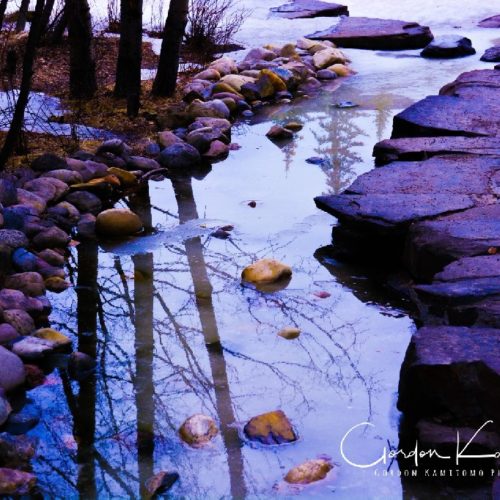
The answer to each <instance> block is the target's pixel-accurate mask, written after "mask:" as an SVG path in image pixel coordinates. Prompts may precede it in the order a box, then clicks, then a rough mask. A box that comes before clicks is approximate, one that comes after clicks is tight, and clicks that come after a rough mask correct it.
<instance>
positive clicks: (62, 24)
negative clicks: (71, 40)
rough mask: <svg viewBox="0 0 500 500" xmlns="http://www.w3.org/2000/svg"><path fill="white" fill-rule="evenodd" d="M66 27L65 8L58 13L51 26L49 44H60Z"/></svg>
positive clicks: (66, 16)
mask: <svg viewBox="0 0 500 500" xmlns="http://www.w3.org/2000/svg"><path fill="white" fill-rule="evenodd" d="M67 26H68V15H67V13H66V6H64V7H63V9H62V10H61V11H60V12H59V14H58V15H57V17H56V19H55V20H54V23H53V24H52V34H51V36H50V43H52V44H54V45H58V44H60V43H61V42H62V39H63V36H64V31H65V30H66V28H67Z"/></svg>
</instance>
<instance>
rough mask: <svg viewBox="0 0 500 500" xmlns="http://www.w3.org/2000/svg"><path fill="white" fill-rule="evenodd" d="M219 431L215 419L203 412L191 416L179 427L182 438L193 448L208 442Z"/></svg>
mask: <svg viewBox="0 0 500 500" xmlns="http://www.w3.org/2000/svg"><path fill="white" fill-rule="evenodd" d="M218 433H219V429H218V428H217V424H216V423H215V421H214V419H213V418H211V417H208V416H207V415H202V414H196V415H193V416H191V417H189V418H188V419H187V420H186V421H185V422H184V423H183V424H182V425H181V427H180V429H179V434H180V436H181V438H182V440H183V441H184V442H185V443H187V444H189V445H190V446H192V447H193V448H198V447H201V446H204V445H206V444H208V443H209V442H210V441H211V440H212V439H213V438H214V437H215V436H217V434H218Z"/></svg>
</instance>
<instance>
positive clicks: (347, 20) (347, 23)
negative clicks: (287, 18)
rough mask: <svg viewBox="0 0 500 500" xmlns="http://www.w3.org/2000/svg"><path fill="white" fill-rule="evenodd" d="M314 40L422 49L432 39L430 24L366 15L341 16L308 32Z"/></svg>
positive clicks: (365, 46) (375, 47) (356, 46)
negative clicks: (329, 25)
mask: <svg viewBox="0 0 500 500" xmlns="http://www.w3.org/2000/svg"><path fill="white" fill-rule="evenodd" d="M307 38H309V39H311V40H329V41H331V42H333V43H334V44H336V45H338V46H339V47H349V48H354V49H370V50H408V49H421V48H423V47H425V46H427V45H428V44H429V43H430V42H431V41H432V39H433V36H432V33H431V31H430V29H429V28H428V27H427V26H420V25H419V24H417V23H411V22H406V21H396V20H389V19H372V18H367V17H342V18H341V19H340V21H339V22H338V24H336V25H334V26H332V27H330V28H328V29H326V30H324V31H317V32H316V33H313V34H311V35H307Z"/></svg>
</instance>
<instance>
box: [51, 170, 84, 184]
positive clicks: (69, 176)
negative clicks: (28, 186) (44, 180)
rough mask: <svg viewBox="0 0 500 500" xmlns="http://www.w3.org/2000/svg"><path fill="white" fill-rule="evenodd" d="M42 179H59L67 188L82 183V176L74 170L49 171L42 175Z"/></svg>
mask: <svg viewBox="0 0 500 500" xmlns="http://www.w3.org/2000/svg"><path fill="white" fill-rule="evenodd" d="M42 177H53V178H54V179H59V180H60V181H62V182H64V183H66V184H67V185H68V186H71V185H72V184H78V183H79V182H83V177H82V175H81V174H80V173H79V172H77V171H75V170H68V169H63V170H51V171H50V172H46V173H45V174H43V175H42Z"/></svg>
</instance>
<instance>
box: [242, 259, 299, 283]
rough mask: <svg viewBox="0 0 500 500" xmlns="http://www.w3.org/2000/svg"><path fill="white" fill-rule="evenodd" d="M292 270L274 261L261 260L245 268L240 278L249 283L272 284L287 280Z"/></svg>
mask: <svg viewBox="0 0 500 500" xmlns="http://www.w3.org/2000/svg"><path fill="white" fill-rule="evenodd" d="M291 275H292V268H291V267H290V266H287V265H286V264H283V263H282V262H279V261H278V260H274V259H261V260H258V261H257V262H254V263H253V264H251V265H250V266H248V267H246V268H245V269H244V270H243V272H242V274H241V278H242V279H243V281H248V282H249V283H272V282H274V281H279V280H281V279H285V278H289V277H290V276H291Z"/></svg>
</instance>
